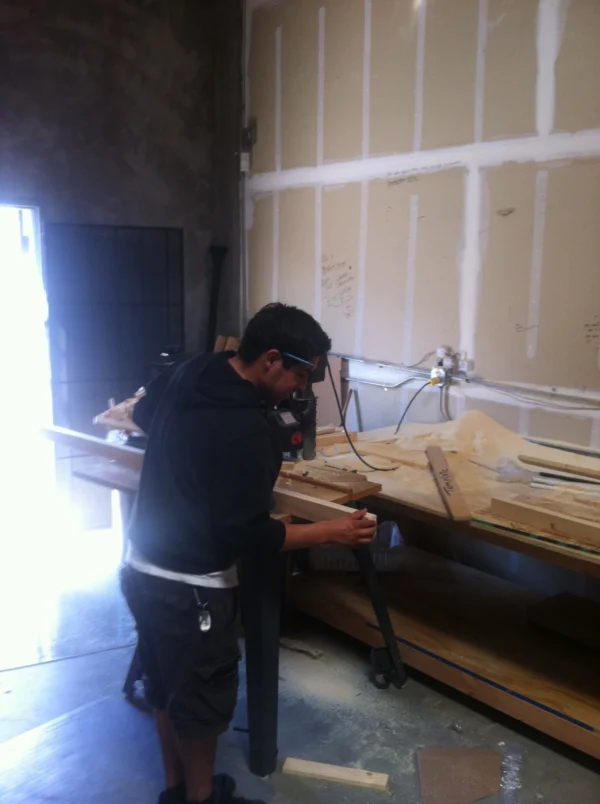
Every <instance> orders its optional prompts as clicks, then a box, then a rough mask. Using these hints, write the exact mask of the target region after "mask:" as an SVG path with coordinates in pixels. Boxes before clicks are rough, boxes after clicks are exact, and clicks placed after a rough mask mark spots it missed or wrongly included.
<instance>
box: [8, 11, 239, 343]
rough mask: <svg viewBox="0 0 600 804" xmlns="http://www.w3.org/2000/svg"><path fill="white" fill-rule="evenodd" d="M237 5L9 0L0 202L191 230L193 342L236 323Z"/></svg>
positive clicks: (68, 216)
mask: <svg viewBox="0 0 600 804" xmlns="http://www.w3.org/2000/svg"><path fill="white" fill-rule="evenodd" d="M242 21H243V15H242V2H241V0H211V1H210V2H209V1H208V0H207V1H206V2H196V3H189V2H185V1H184V0H113V2H110V3H106V2H101V1H100V0H87V2H83V3H82V2H73V0H57V2H54V3H45V4H44V3H39V2H33V0H22V2H20V3H14V2H9V0H0V65H1V68H2V69H1V70H0V200H1V201H5V202H12V203H19V202H23V203H29V204H35V205H38V206H39V207H40V208H41V212H42V216H43V218H44V220H45V221H47V222H52V223H56V222H60V223H85V224H120V225H135V226H172V227H177V228H182V229H183V231H184V254H185V280H186V336H187V345H188V348H190V349H194V348H197V347H198V346H199V345H202V346H204V328H205V326H206V321H207V314H208V306H207V299H208V294H207V290H208V279H209V276H210V260H209V258H208V254H207V247H208V246H209V244H210V243H211V241H212V240H213V239H215V240H216V241H218V242H225V244H226V245H227V246H228V247H229V249H230V254H229V256H228V259H227V261H226V264H225V269H224V272H225V276H224V281H223V286H222V287H223V296H222V305H221V310H220V318H221V320H220V322H219V326H220V328H221V329H222V331H225V332H234V331H237V329H238V327H239V318H240V315H239V307H240V305H239V288H240V281H239V230H240V227H239V213H238V200H239V190H238V186H239V184H238V181H239V166H238V159H239V157H238V154H239V145H238V141H239V131H240V119H241V101H242V98H241V87H240V73H241V70H240V64H241V42H242Z"/></svg>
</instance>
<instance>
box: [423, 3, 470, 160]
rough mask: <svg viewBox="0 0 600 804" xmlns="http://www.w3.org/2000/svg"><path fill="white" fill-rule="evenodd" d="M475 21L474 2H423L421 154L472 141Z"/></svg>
mask: <svg viewBox="0 0 600 804" xmlns="http://www.w3.org/2000/svg"><path fill="white" fill-rule="evenodd" d="M478 18H479V14H478V3H477V2H474V0H452V2H451V3H449V2H448V0H428V3H427V27H426V34H425V74H424V78H423V144H422V147H423V149H424V150H427V149H429V148H444V147H447V146H450V145H463V144H464V143H467V142H472V141H473V116H474V109H475V101H474V98H475V66H476V61H477V58H476V56H477V25H478Z"/></svg>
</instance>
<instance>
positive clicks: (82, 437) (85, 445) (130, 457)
mask: <svg viewBox="0 0 600 804" xmlns="http://www.w3.org/2000/svg"><path fill="white" fill-rule="evenodd" d="M42 433H43V435H45V436H46V438H49V439H50V440H51V441H54V443H55V444H63V445H64V446H65V447H71V448H72V449H77V450H80V451H81V452H84V453H86V454H89V455H98V456H99V457H102V458H108V459H109V460H111V461H115V462H116V463H120V464H122V465H123V466H129V467H130V468H131V469H141V468H142V463H143V462H144V453H143V452H142V450H139V449H136V448H135V447H127V446H124V445H123V444H115V443H113V442H111V441H106V440H105V439H103V438H96V437H95V436H91V435H87V434H86V433H78V432H76V431H75V430H67V429H66V428H64V427H44V428H42Z"/></svg>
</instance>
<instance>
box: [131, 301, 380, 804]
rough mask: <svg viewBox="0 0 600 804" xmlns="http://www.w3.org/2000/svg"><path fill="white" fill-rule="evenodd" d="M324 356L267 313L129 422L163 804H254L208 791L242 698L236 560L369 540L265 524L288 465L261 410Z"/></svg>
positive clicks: (136, 569) (175, 373)
mask: <svg viewBox="0 0 600 804" xmlns="http://www.w3.org/2000/svg"><path fill="white" fill-rule="evenodd" d="M330 347H331V341H330V340H329V337H328V336H327V335H326V333H325V332H324V331H323V330H322V329H321V327H320V326H319V324H318V323H317V322H316V321H315V320H314V319H313V318H312V317H311V316H310V315H308V313H305V312H303V311H302V310H298V309H297V308H295V307H288V306H286V305H284V304H270V305H268V306H267V307H264V308H263V309H262V310H261V311H260V312H259V313H257V315H256V316H255V317H254V318H253V319H252V320H251V321H250V323H249V324H248V327H247V329H246V332H245V334H244V337H243V339H242V342H241V344H240V348H239V351H238V352H237V354H235V353H233V352H229V353H221V354H215V355H210V354H209V355H200V356H199V357H195V358H192V359H191V360H189V361H187V362H185V363H183V364H180V365H178V366H173V367H171V368H170V369H169V370H168V371H167V372H165V373H164V374H162V375H161V376H160V377H159V378H158V379H157V380H155V382H154V383H151V384H150V386H149V387H148V389H147V394H146V396H145V397H143V398H142V399H141V400H140V401H139V402H138V403H137V405H136V407H135V409H134V420H135V422H136V423H137V424H138V425H139V427H140V428H141V429H142V430H143V431H144V432H146V433H147V434H148V447H147V450H146V455H145V459H144V467H143V470H142V478H141V483H140V490H139V494H138V499H137V504H136V509H135V511H134V514H133V518H132V522H131V525H130V530H129V535H130V541H131V549H130V555H129V558H128V562H127V567H126V568H125V570H124V572H123V588H124V592H125V595H126V597H127V601H128V603H129V606H130V608H131V610H132V612H133V614H134V616H135V619H136V623H137V627H138V632H139V650H140V658H141V662H142V665H143V668H144V672H145V674H146V677H147V679H148V684H147V695H148V698H149V702H150V703H151V704H152V705H153V706H154V707H155V709H156V724H157V729H158V733H159V738H160V743H161V749H162V756H163V763H164V767H165V775H166V782H167V790H166V791H165V792H164V793H162V795H161V797H160V800H159V802H160V804H168V802H180V801H181V802H189V804H225V802H229V801H238V802H244V801H247V799H243V798H234V797H233V794H234V788H235V783H234V782H233V780H232V779H231V778H229V777H227V776H220V777H215V778H214V779H213V765H214V759H215V752H216V747H217V737H218V736H219V734H221V733H223V732H224V731H226V730H227V728H228V726H229V723H230V721H231V718H232V716H233V711H234V708H235V704H236V698H237V685H238V662H239V659H240V654H239V648H238V595H237V588H236V587H237V583H238V580H237V571H236V562H237V561H238V559H239V558H240V556H241V554H242V553H243V552H244V551H246V550H252V551H265V550H266V551H269V550H270V551H277V550H293V549H297V548H304V547H311V546H313V545H319V544H344V545H348V546H350V547H354V546H358V545H361V544H367V543H369V542H370V541H372V539H373V537H374V535H375V528H374V525H373V524H372V522H371V521H370V520H368V519H365V518H364V513H361V512H356V513H354V514H352V515H350V516H348V517H345V518H343V519H339V520H335V521H333V522H322V523H315V524H310V525H284V524H283V523H281V522H278V521H275V520H273V519H271V517H270V514H269V507H270V500H271V495H272V490H273V486H274V484H275V481H276V479H277V476H278V474H279V470H280V468H281V454H280V451H279V448H278V446H277V441H276V439H275V437H274V434H273V432H272V430H271V427H270V425H269V424H268V422H267V419H266V417H265V405H271V406H273V405H276V404H278V403H280V402H282V401H283V400H285V399H287V398H289V397H290V396H291V395H292V394H293V393H294V392H295V391H296V390H300V389H304V388H305V387H306V385H307V383H308V381H309V378H310V374H311V371H313V370H314V368H315V367H316V365H317V362H318V360H319V359H322V356H323V355H325V354H326V353H327V351H328V350H329V349H330ZM257 804H260V802H257Z"/></svg>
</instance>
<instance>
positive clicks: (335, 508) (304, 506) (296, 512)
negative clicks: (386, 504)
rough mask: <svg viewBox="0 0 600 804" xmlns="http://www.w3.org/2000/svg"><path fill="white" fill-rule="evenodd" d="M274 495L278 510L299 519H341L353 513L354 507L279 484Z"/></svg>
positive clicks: (318, 520)
mask: <svg viewBox="0 0 600 804" xmlns="http://www.w3.org/2000/svg"><path fill="white" fill-rule="evenodd" d="M273 497H274V498H275V506H276V508H277V510H278V511H283V512H284V513H286V514H291V515H292V516H296V517H298V518H299V519H305V520H307V521H308V522H323V521H326V520H327V521H329V520H332V519H340V517H343V516H348V515H349V514H352V513H353V509H352V508H347V507H346V506H345V505H338V504H337V503H333V502H327V501H326V500H317V499H315V498H314V497H310V496H309V495H308V494H299V493H298V492H296V491H287V490H286V489H284V488H281V486H277V487H276V488H275V489H274V490H273ZM367 517H368V518H369V519H373V520H375V521H377V517H376V516H375V515H374V514H367Z"/></svg>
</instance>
